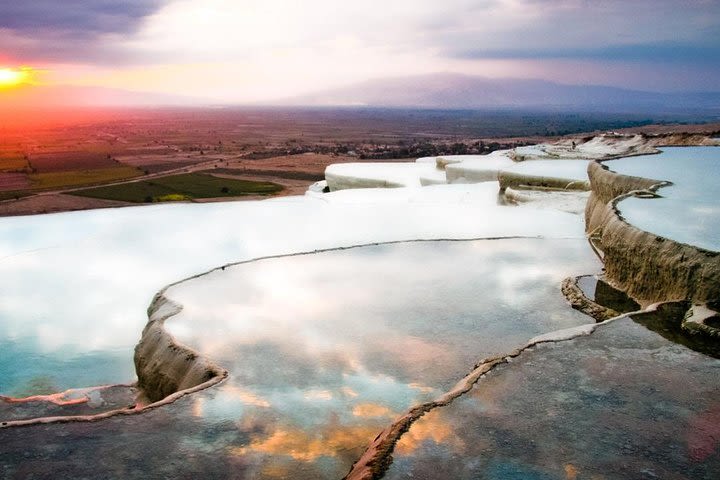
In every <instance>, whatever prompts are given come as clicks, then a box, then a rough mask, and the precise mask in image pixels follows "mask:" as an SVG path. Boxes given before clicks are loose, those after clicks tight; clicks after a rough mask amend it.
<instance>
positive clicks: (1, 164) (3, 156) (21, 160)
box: [0, 152, 28, 172]
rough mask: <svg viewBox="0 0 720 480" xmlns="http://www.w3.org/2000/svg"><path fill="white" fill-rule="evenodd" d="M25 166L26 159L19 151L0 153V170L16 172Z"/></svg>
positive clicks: (26, 164) (26, 165)
mask: <svg viewBox="0 0 720 480" xmlns="http://www.w3.org/2000/svg"><path fill="white" fill-rule="evenodd" d="M27 167H28V163H27V160H26V159H25V156H24V155H23V154H22V153H21V152H2V153H0V172H18V171H21V170H25V169H26V168H27Z"/></svg>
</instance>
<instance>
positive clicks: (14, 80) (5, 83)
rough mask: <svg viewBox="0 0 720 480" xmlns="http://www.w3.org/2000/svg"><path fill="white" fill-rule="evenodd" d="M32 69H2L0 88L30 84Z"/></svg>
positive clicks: (0, 72)
mask: <svg viewBox="0 0 720 480" xmlns="http://www.w3.org/2000/svg"><path fill="white" fill-rule="evenodd" d="M31 73H32V69H30V68H27V67H21V68H0V88H11V87H16V86H18V85H21V84H23V83H28V82H29V81H30V77H31Z"/></svg>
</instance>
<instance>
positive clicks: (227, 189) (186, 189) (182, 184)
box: [72, 173, 282, 203]
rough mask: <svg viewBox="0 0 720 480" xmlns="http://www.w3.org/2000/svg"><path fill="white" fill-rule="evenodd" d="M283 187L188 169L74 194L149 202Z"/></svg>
mask: <svg viewBox="0 0 720 480" xmlns="http://www.w3.org/2000/svg"><path fill="white" fill-rule="evenodd" d="M281 190H282V187H281V186H280V185H277V184H275V183H270V182H252V181H247V180H234V179H227V178H217V177H213V176H211V175H206V174H203V173H185V174H181V175H171V176H168V177H161V178H157V179H153V180H143V181H138V182H132V183H125V184H122V185H111V186H107V187H97V188H89V189H86V190H79V191H77V192H72V194H73V195H80V196H84V197H93V198H103V199H107V200H120V201H123V202H135V203H143V202H146V203H149V202H162V201H177V200H192V199H194V198H216V197H239V196H243V195H272V194H274V193H277V192H279V191H281Z"/></svg>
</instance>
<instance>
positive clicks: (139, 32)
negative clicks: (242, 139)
mask: <svg viewBox="0 0 720 480" xmlns="http://www.w3.org/2000/svg"><path fill="white" fill-rule="evenodd" d="M6 3H8V5H3V6H0V61H4V62H5V63H8V62H9V61H12V60H15V61H16V63H20V64H31V62H33V61H36V60H37V61H39V62H40V63H41V64H43V65H42V66H46V65H47V64H66V65H74V66H78V65H83V66H84V67H91V68H95V69H96V70H97V71H96V72H94V73H92V72H90V73H92V75H93V76H95V78H99V77H100V76H102V77H103V78H100V79H99V81H100V82H101V83H100V84H103V85H108V86H122V87H124V86H130V87H132V88H136V89H145V88H146V87H149V88H151V89H152V90H158V91H165V90H166V89H174V90H173V93H197V92H199V91H208V87H209V86H212V88H211V90H212V91H213V92H215V93H217V95H218V96H219V97H223V98H224V97H226V96H227V95H234V96H238V95H240V94H239V93H237V92H242V95H244V97H243V98H253V99H257V98H259V97H262V98H277V97H279V96H280V97H282V96H287V95H293V94H299V93H303V92H309V91H312V90H315V89H318V88H326V87H331V86H337V85H343V84H351V83H355V82H358V81H362V80H366V79H369V78H373V77H382V76H399V75H414V74H424V73H432V72H441V71H453V72H462V73H469V74H482V75H487V76H524V77H529V76H531V75H535V76H538V73H537V72H540V75H539V76H540V77H542V78H546V79H553V80H558V79H560V80H565V79H566V77H565V75H570V77H567V81H570V82H574V81H575V77H577V76H578V75H580V73H578V72H579V71H580V70H581V69H582V70H583V71H590V70H592V71H593V72H595V71H600V72H601V73H602V71H603V70H602V69H599V70H598V69H595V68H594V67H596V66H603V67H605V68H606V69H611V70H612V71H613V72H616V73H617V75H615V74H614V75H615V76H614V77H613V78H614V79H613V80H612V82H611V83H612V84H613V85H618V86H635V87H637V86H638V85H639V86H644V85H646V84H648V82H649V83H650V84H653V83H655V80H657V82H658V88H665V87H668V86H671V87H673V88H674V87H675V86H683V85H685V84H686V80H687V78H688V75H686V72H689V71H692V76H691V77H690V78H691V84H693V85H696V84H698V82H701V83H702V82H704V83H703V85H712V83H713V82H716V80H717V79H718V78H720V67H717V66H716V65H718V64H720V62H719V61H718V60H719V59H720V5H718V3H717V1H710V0H697V1H694V2H685V3H684V4H682V5H681V6H678V2H676V1H671V0H635V1H633V2H627V1H620V0H595V1H590V0H553V1H550V0H484V1H481V0H444V1H443V2H437V1H436V0H394V1H392V2H388V1H386V0H365V1H364V2H337V1H336V0H306V1H304V2H295V1H291V0H204V1H202V2H200V1H193V0H153V1H150V2H144V1H141V0H130V1H129V2H123V3H120V2H114V1H110V0H86V1H81V0H69V1H67V2H62V3H60V2H56V1H55V0H38V1H35V2H25V3H28V5H25V4H18V5H12V4H9V2H6ZM8 58H10V60H7V59H8ZM557 62H565V63H567V64H568V65H567V68H565V69H564V71H563V72H557ZM573 62H574V65H569V63H573ZM581 62H582V63H583V64H582V65H581V64H580V63H581ZM640 64H642V68H643V70H642V71H640V70H638V71H637V72H635V73H633V75H632V77H633V78H635V79H636V80H637V84H636V85H630V84H628V83H626V82H625V83H623V82H624V80H623V79H625V78H630V77H628V75H626V74H624V73H622V72H621V70H622V69H625V70H628V69H632V68H639V66H638V65H640ZM193 65H194V66H193ZM679 65H682V66H683V68H678V66H679ZM191 66H193V67H191ZM633 66H635V67H633ZM591 67H593V68H591ZM673 69H674V70H673ZM661 70H662V73H660V72H661ZM75 71H78V70H77V69H75ZM668 71H669V73H670V76H669V77H668V75H667V73H668ZM299 72H301V74H298V73H299ZM543 72H545V73H543ZM553 72H556V73H557V75H555V76H553V75H554V73H553ZM653 72H654V73H653ZM653 75H654V76H653ZM558 76H559V78H558ZM573 76H575V77H573ZM640 77H642V79H641V80H638V79H639V78H640ZM650 77H652V78H650ZM90 78H91V77H90V76H88V75H85V74H83V75H80V74H78V75H76V78H74V79H71V80H72V82H74V83H78V82H80V83H83V82H87V81H89V80H88V79H90ZM289 78H292V79H293V82H292V84H293V85H292V88H289V86H288V83H289V82H288V79H289ZM673 79H674V80H673ZM693 79H695V80H693ZM616 80H617V81H616ZM598 81H603V79H597V80H595V82H598ZM148 82H150V83H148ZM136 84H137V87H136ZM696 86H697V85H696ZM186 90H187V91H186ZM180 91H182V92H180Z"/></svg>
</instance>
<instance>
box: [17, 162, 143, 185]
mask: <svg viewBox="0 0 720 480" xmlns="http://www.w3.org/2000/svg"><path fill="white" fill-rule="evenodd" d="M140 175H142V171H140V170H138V169H137V168H135V167H127V166H120V167H111V168H96V169H93V170H70V171H67V172H49V173H34V174H32V175H28V178H29V179H30V181H31V182H32V189H33V190H47V189H55V188H66V187H82V186H83V185H91V184H97V183H108V182H114V181H118V180H125V179H129V178H133V177H139V176H140Z"/></svg>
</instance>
